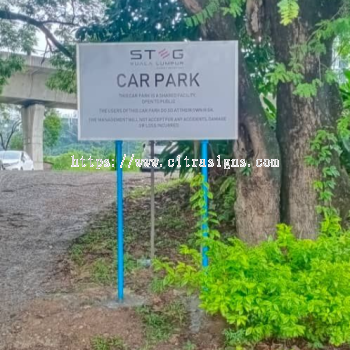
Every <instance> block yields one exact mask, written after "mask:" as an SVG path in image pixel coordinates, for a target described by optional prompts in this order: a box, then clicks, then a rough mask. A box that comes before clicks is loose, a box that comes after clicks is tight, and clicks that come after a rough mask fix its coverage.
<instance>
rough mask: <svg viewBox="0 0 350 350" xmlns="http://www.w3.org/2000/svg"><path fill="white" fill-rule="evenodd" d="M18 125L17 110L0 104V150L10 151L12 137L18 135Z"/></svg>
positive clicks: (11, 106) (19, 119)
mask: <svg viewBox="0 0 350 350" xmlns="http://www.w3.org/2000/svg"><path fill="white" fill-rule="evenodd" d="M20 125H21V117H20V114H19V108H18V107H15V106H14V105H9V104H5V103H2V104H0V149H4V150H7V149H10V147H11V146H12V145H11V142H12V140H13V137H14V136H16V135H17V134H18V130H19V127H20ZM16 146H18V144H17V145H16Z"/></svg>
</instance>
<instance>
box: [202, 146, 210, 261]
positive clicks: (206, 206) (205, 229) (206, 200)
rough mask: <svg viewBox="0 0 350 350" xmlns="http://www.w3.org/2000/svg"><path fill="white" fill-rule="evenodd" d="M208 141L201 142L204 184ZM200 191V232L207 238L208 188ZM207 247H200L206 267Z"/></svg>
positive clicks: (206, 174)
mask: <svg viewBox="0 0 350 350" xmlns="http://www.w3.org/2000/svg"><path fill="white" fill-rule="evenodd" d="M208 143H209V141H208V140H203V141H201V146H202V147H201V149H202V154H201V159H204V160H205V167H202V175H203V181H204V183H208ZM202 189H203V191H204V209H205V211H204V214H203V217H202V219H203V221H204V223H203V224H202V230H203V236H204V237H208V188H207V187H206V186H205V185H204V184H203V185H202ZM207 252H208V247H202V266H203V267H207V266H208V265H209V261H208V256H207Z"/></svg>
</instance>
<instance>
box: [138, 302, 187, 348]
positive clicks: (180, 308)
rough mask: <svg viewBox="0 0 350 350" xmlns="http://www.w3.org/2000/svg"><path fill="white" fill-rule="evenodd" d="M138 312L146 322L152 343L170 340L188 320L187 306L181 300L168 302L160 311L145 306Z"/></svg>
mask: <svg viewBox="0 0 350 350" xmlns="http://www.w3.org/2000/svg"><path fill="white" fill-rule="evenodd" d="M137 313H138V314H139V315H140V317H141V320H142V323H143V324H144V327H145V333H146V337H147V340H148V341H149V342H151V343H158V342H161V341H166V340H168V339H169V338H170V337H171V336H172V335H173V334H174V333H175V332H176V331H177V330H178V329H179V328H180V327H183V326H184V325H185V322H187V313H186V308H185V305H184V304H183V303H182V302H180V301H174V302H172V303H170V304H167V305H166V306H165V307H164V308H163V309H162V310H160V311H155V310H153V309H152V308H151V307H150V306H143V307H140V308H138V309H137Z"/></svg>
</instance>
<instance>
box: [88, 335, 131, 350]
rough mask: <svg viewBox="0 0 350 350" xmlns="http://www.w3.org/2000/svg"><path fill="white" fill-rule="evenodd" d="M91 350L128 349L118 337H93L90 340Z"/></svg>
mask: <svg viewBox="0 0 350 350" xmlns="http://www.w3.org/2000/svg"><path fill="white" fill-rule="evenodd" d="M91 346H92V350H128V349H129V348H128V347H127V346H126V345H125V343H124V342H123V340H122V339H121V338H119V337H112V338H105V337H102V336H98V337H94V338H93V339H92V340H91Z"/></svg>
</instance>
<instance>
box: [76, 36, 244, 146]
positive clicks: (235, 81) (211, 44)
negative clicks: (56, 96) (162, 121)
mask: <svg viewBox="0 0 350 350" xmlns="http://www.w3.org/2000/svg"><path fill="white" fill-rule="evenodd" d="M169 45H176V46H179V45H180V46H183V47H184V48H185V47H186V46H189V45H191V46H199V47H200V46H207V47H212V48H213V49H214V48H215V46H220V45H221V46H223V45H233V50H234V59H233V62H232V64H233V72H232V73H233V76H232V81H233V83H232V84H233V89H234V93H233V95H232V97H231V101H230V102H228V103H231V104H232V105H231V108H232V111H233V113H234V114H233V115H232V116H231V115H230V116H229V117H232V118H233V119H234V121H233V124H234V127H233V130H232V137H230V138H227V137H213V136H212V135H206V136H202V137H192V136H191V137H183V136H181V135H178V137H176V136H174V135H167V129H166V128H163V129H162V131H161V132H160V135H157V136H155V135H154V134H151V135H149V130H151V132H152V131H153V130H154V129H145V131H144V133H143V135H142V136H139V135H137V136H135V137H130V136H126V137H120V136H122V135H115V137H110V136H106V137H101V136H96V137H92V136H89V137H86V136H84V135H82V105H83V103H84V101H83V97H82V93H81V91H82V85H83V84H82V72H81V52H80V51H81V50H80V48H81V47H87V46H95V47H103V46H124V47H128V46H129V47H131V48H133V47H135V50H140V49H142V47H145V46H147V47H152V46H153V47H159V48H162V47H167V46H169ZM238 66H239V48H238V41H236V40H229V41H194V42H192V41H191V42H141V43H131V42H128V43H80V44H77V105H78V140H80V141H88V140H89V141H112V140H116V139H118V140H123V141H136V140H149V141H151V140H164V141H174V140H206V139H211V140H228V139H230V140H235V139H237V138H238V124H239V121H238V119H239V106H238V103H239V102H238V90H239V67H238ZM207 69H210V67H207ZM154 71H156V69H154ZM227 78H228V79H229V77H227ZM139 92H141V91H138V93H139ZM179 93H181V90H179ZM215 96H216V95H215V91H214V92H213V99H214V98H215ZM158 107H159V108H161V106H158ZM167 107H169V106H167ZM154 108H155V107H154ZM214 113H215V112H214ZM122 115H123V114H121V115H120V116H122ZM200 116H201V114H200V113H198V117H200ZM196 123H197V124H198V125H199V123H200V121H198V122H196ZM225 125H226V123H225ZM110 127H111V128H113V127H115V124H114V123H113V124H111V125H110ZM190 128H191V126H190ZM179 132H180V133H181V131H179ZM226 136H227V135H226Z"/></svg>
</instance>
